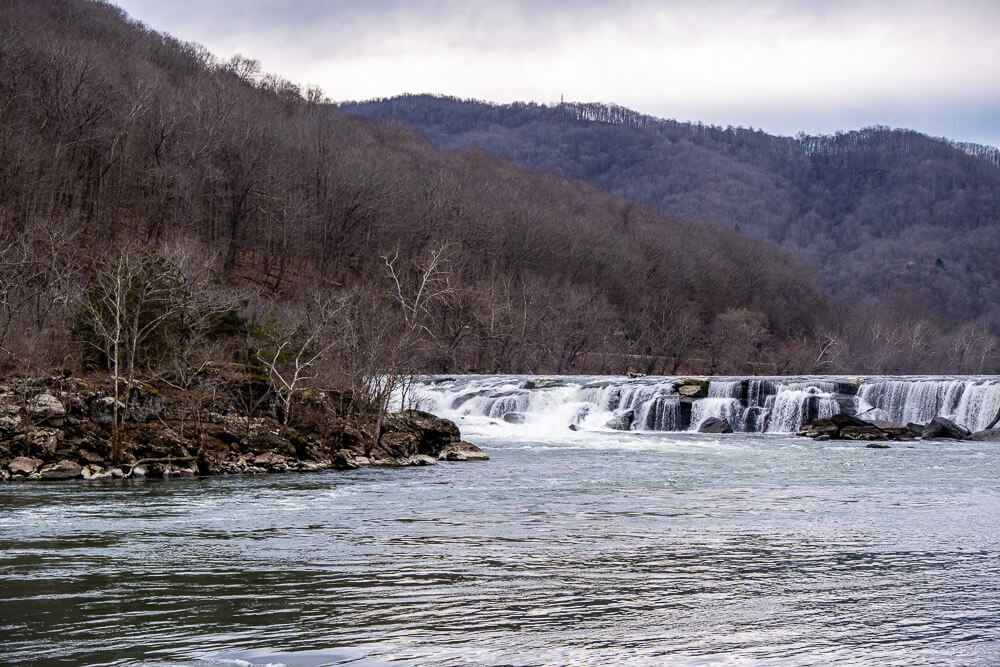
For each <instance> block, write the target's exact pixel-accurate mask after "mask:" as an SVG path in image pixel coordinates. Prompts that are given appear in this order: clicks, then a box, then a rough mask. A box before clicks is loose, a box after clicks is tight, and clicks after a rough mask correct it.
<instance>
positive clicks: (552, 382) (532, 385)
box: [521, 378, 566, 389]
mask: <svg viewBox="0 0 1000 667" xmlns="http://www.w3.org/2000/svg"><path fill="white" fill-rule="evenodd" d="M565 386H566V383H565V382H563V381H562V380H556V379H553V378H538V379H537V380H528V381H526V382H525V383H524V384H522V385H521V387H522V388H523V389H549V388H551V387H565Z"/></svg>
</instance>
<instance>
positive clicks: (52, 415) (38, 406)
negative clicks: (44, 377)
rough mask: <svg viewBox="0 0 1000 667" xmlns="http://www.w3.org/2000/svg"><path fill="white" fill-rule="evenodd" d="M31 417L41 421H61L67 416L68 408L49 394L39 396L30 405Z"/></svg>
mask: <svg viewBox="0 0 1000 667" xmlns="http://www.w3.org/2000/svg"><path fill="white" fill-rule="evenodd" d="M28 409H29V410H30V411H31V416H32V417H33V418H35V419H36V420H39V419H59V418H62V417H65V416H66V407H65V406H64V405H63V404H62V401H60V400H59V399H58V398H56V397H55V396H53V395H52V394H49V393H43V394H38V395H37V396H35V397H34V398H32V399H31V401H30V402H29V403H28Z"/></svg>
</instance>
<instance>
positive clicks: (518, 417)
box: [503, 412, 528, 424]
mask: <svg viewBox="0 0 1000 667" xmlns="http://www.w3.org/2000/svg"><path fill="white" fill-rule="evenodd" d="M527 419H528V418H527V417H525V416H524V413H523V412H507V413H504V416H503V420H504V421H505V422H507V423H508V424H523V423H524V422H525V421H527Z"/></svg>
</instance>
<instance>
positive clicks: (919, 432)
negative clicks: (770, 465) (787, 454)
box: [798, 413, 1000, 447]
mask: <svg viewBox="0 0 1000 667" xmlns="http://www.w3.org/2000/svg"><path fill="white" fill-rule="evenodd" d="M798 435H800V436H805V437H808V438H812V439H813V440H861V441H868V442H871V443H873V444H870V445H868V446H869V447H888V445H886V444H884V443H885V442H886V441H891V440H915V439H917V438H920V439H922V440H975V441H980V442H1000V429H998V428H992V429H986V430H983V431H978V432H976V433H972V432H970V431H969V429H967V428H965V427H964V426H962V425H961V424H956V423H955V422H954V421H952V420H950V419H947V418H946V417H935V418H934V419H932V420H930V421H929V422H928V423H926V424H916V423H909V424H894V423H891V422H886V421H866V420H864V419H859V418H858V417H856V416H854V415H850V414H847V413H840V414H836V415H833V416H832V417H826V418H823V419H817V420H816V421H814V422H813V423H812V424H810V425H809V426H806V427H805V428H803V429H801V430H800V431H799V432H798ZM876 443H877V444H876Z"/></svg>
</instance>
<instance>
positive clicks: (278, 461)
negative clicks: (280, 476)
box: [253, 452, 288, 470]
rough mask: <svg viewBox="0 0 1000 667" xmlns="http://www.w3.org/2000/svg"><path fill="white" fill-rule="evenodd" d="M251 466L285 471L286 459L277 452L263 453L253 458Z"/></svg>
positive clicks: (286, 466)
mask: <svg viewBox="0 0 1000 667" xmlns="http://www.w3.org/2000/svg"><path fill="white" fill-rule="evenodd" d="M253 464H254V465H255V466H262V467H264V468H267V469H269V470H286V469H287V468H288V459H287V458H286V457H285V456H282V455H281V454H278V453H277V452H264V453H263V454H258V455H257V456H255V457H253Z"/></svg>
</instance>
